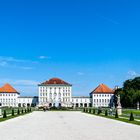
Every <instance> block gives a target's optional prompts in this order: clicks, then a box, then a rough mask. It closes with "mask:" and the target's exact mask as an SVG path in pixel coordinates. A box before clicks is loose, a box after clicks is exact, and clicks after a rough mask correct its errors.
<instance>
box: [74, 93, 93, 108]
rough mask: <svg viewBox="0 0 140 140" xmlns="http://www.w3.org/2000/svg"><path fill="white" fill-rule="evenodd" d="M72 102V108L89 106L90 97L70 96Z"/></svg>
mask: <svg viewBox="0 0 140 140" xmlns="http://www.w3.org/2000/svg"><path fill="white" fill-rule="evenodd" d="M72 104H73V107H74V108H77V107H91V98H90V97H82V96H81V97H72Z"/></svg>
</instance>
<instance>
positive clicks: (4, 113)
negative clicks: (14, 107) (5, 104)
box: [3, 110, 7, 118]
mask: <svg viewBox="0 0 140 140" xmlns="http://www.w3.org/2000/svg"><path fill="white" fill-rule="evenodd" d="M3 118H7V113H6V110H4V112H3Z"/></svg>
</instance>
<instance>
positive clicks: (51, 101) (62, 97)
mask: <svg viewBox="0 0 140 140" xmlns="http://www.w3.org/2000/svg"><path fill="white" fill-rule="evenodd" d="M38 86H39V106H49V107H52V106H56V107H61V106H65V107H71V106H72V103H71V99H72V85H71V84H69V83H67V82H65V81H63V80H61V79H59V78H52V79H50V80H48V81H45V82H43V83H41V84H39V85H38Z"/></svg>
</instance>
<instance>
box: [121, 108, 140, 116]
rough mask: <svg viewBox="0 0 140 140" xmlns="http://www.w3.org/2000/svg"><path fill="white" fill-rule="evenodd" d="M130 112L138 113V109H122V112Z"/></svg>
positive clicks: (139, 112)
mask: <svg viewBox="0 0 140 140" xmlns="http://www.w3.org/2000/svg"><path fill="white" fill-rule="evenodd" d="M131 112H132V113H133V114H134V115H140V110H136V109H123V114H130V113H131Z"/></svg>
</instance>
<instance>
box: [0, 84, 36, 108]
mask: <svg viewBox="0 0 140 140" xmlns="http://www.w3.org/2000/svg"><path fill="white" fill-rule="evenodd" d="M37 104H38V97H37V96H36V97H25V96H24V97H21V96H20V93H19V92H17V91H16V90H15V89H14V88H13V87H12V86H11V85H10V84H5V85H4V86H2V87H1V88H0V106H2V107H31V106H36V105H37Z"/></svg>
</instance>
